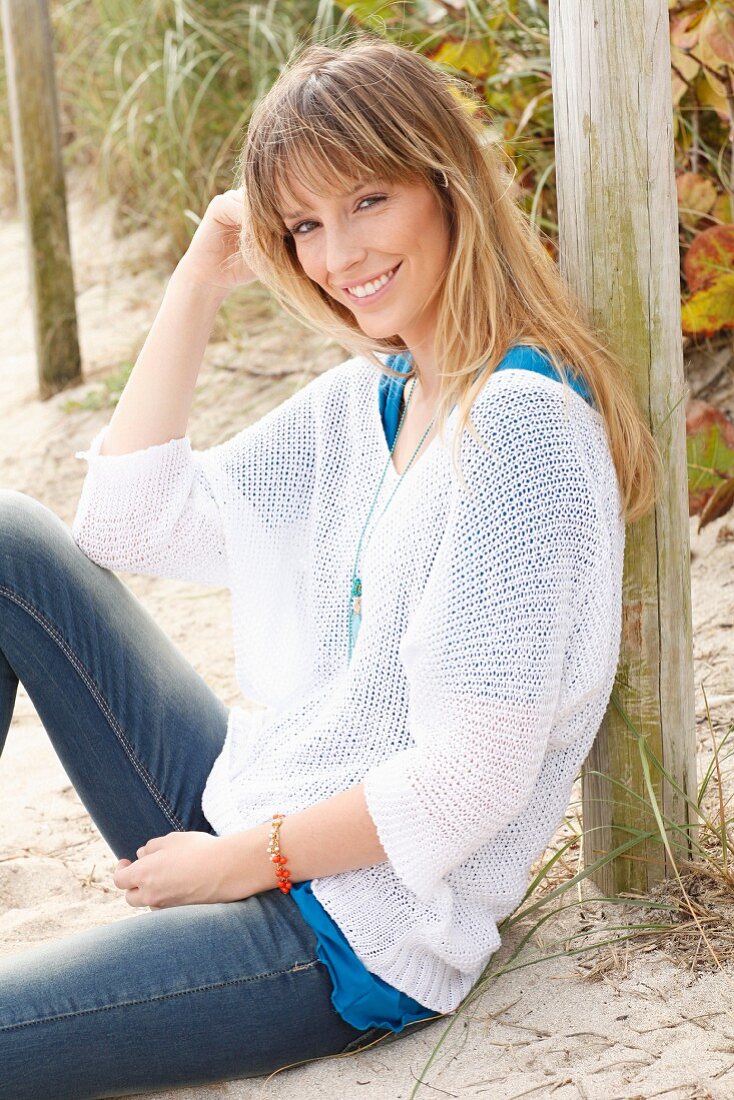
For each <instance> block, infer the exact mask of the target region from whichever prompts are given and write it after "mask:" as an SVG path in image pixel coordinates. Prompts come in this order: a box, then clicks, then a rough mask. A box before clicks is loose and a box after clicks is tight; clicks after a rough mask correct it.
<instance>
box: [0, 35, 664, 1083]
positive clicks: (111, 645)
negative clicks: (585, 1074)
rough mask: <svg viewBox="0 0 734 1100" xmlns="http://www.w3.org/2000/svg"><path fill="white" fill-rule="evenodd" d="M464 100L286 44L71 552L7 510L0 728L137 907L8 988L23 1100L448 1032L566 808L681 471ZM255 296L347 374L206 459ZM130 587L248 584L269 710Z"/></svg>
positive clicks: (392, 70) (2, 1029)
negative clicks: (210, 397) (71, 791)
mask: <svg viewBox="0 0 734 1100" xmlns="http://www.w3.org/2000/svg"><path fill="white" fill-rule="evenodd" d="M457 92H462V93H463V96H462V95H457ZM470 95H471V93H470V91H469V89H468V88H465V87H463V86H461V85H460V84H459V83H457V82H455V81H453V80H452V79H450V78H449V77H448V76H446V75H445V74H444V73H442V72H441V71H439V70H438V69H437V68H436V67H434V66H433V65H432V64H431V63H430V62H428V61H427V60H426V59H425V58H423V57H422V56H420V55H418V54H416V53H412V52H410V51H408V50H406V49H404V48H401V47H398V46H395V45H390V44H387V43H384V42H382V41H377V40H372V39H369V38H366V39H361V38H360V39H357V40H356V41H351V42H348V43H346V44H344V42H341V43H339V44H338V45H336V46H325V45H322V46H310V47H307V48H301V49H299V50H297V51H296V52H295V53H294V55H293V56H292V57H291V59H290V61H289V64H288V66H287V67H286V69H285V70H284V71H283V73H282V74H281V75H280V77H279V78H278V80H277V81H276V83H275V85H274V86H273V87H272V89H271V90H270V91H269V92H268V94H267V95H266V96H265V97H264V98H263V99H262V100H261V102H259V104H257V106H256V109H255V111H254V114H253V117H252V120H251V124H250V126H249V129H248V133H247V138H246V143H245V145H244V147H243V151H242V160H241V174H240V179H239V180H238V186H237V187H236V188H234V189H233V190H232V191H228V192H226V193H224V194H222V195H219V196H217V197H216V198H215V199H214V200H213V201H212V202H211V204H210V206H209V208H208V209H207V211H206V214H205V216H204V218H203V220H202V222H201V224H200V226H199V228H198V229H197V231H196V234H195V235H194V237H193V240H192V242H191V245H190V247H189V249H188V250H187V252H186V254H185V255H184V256H183V258H182V259H181V261H180V263H179V264H178V267H177V268H176V270H175V272H174V274H173V276H172V278H171V280H170V282H169V285H168V287H167V289H166V293H165V296H164V299H163V302H162V305H161V308H160V312H159V314H158V316H157V317H156V319H155V322H154V324H153V327H152V329H151V331H150V334H149V336H148V339H147V341H146V343H145V345H144V347H143V349H142V351H141V353H140V357H139V359H138V361H137V363H136V365H135V368H134V370H133V372H132V374H131V376H130V379H129V381H128V384H127V387H126V389H125V392H124V393H123V395H122V398H121V400H120V402H119V405H118V406H117V408H116V410H115V412H114V415H113V416H112V418H111V421H110V423H109V424H108V425H107V426H106V428H104V429H103V430H102V431H101V432H100V433H99V434H98V435H97V436H96V437H95V439H94V440H93V442H92V444H91V446H90V448H89V450H88V451H86V452H80V453H79V457H81V458H83V459H85V460H86V461H87V462H88V470H87V474H86V479H85V481H84V485H83V489H82V494H81V499H80V501H79V504H78V509H77V513H76V517H75V520H74V524H73V528H72V531H71V533H70V532H69V530H68V528H67V527H66V526H65V525H64V524H63V523H62V522H61V521H60V520H59V519H58V518H57V517H55V516H54V515H53V514H52V513H50V512H49V510H48V509H46V508H45V507H44V506H42V505H41V504H40V503H38V502H37V501H34V500H33V499H32V498H29V497H27V496H24V495H23V494H20V493H16V492H12V491H9V492H5V493H4V494H3V495H2V524H1V526H0V530H1V531H2V544H1V552H0V570H1V572H0V596H2V609H3V610H2V620H1V624H0V661H1V662H2V664H1V665H0V677H1V678H0V715H1V716H2V721H3V726H2V729H0V736H4V734H5V731H6V729H7V726H8V723H9V721H10V716H11V713H12V709H13V700H14V696H15V690H16V687H17V682H18V680H19V679H20V680H21V681H22V682H23V684H24V686H25V687H26V689H27V691H28V693H29V695H30V696H31V698H32V700H33V702H34V704H35V706H36V708H37V710H38V713H39V715H40V717H41V719H42V721H43V723H44V726H45V727H46V729H47V730H48V733H49V736H50V737H51V739H52V741H53V744H54V746H55V748H56V750H57V752H58V754H59V757H60V759H61V761H62V762H63V764H64V767H65V768H66V770H67V773H68V775H69V777H70V779H71V780H72V782H73V783H74V786H75V788H76V790H77V792H78V793H79V796H80V798H81V799H82V801H83V802H84V804H85V806H86V807H87V809H88V810H89V813H90V814H91V816H92V817H93V819H94V821H95V822H96V824H97V826H98V828H99V830H100V832H101V833H102V835H103V836H104V837H105V839H106V840H107V841H108V842H109V845H110V847H111V849H112V850H113V852H114V853H115V855H116V856H117V857H118V859H119V863H118V864H117V867H116V869H115V872H114V881H115V884H116V885H117V886H118V887H119V888H120V889H121V890H124V891H125V897H126V899H127V901H128V902H129V904H130V905H131V906H134V907H137V908H140V909H141V910H146V911H145V912H142V913H141V914H140V915H141V918H142V919H140V920H128V921H120V922H117V923H113V924H110V925H107V926H104V927H98V928H94V929H92V930H88V931H85V932H81V933H78V934H75V935H72V936H67V937H65V938H64V939H61V940H58V941H56V942H52V943H48V944H44V945H41V946H39V947H37V948H35V949H34V950H32V951H28V952H24V953H21V954H19V955H16V956H11V957H10V958H6V959H4V960H2V961H1V962H0V1066H2V1075H1V1079H0V1097H2V1098H3V1100H11V1098H12V1100H23V1098H31V1097H32V1098H40V1097H49V1096H53V1097H54V1098H55V1100H61V1098H62V1097H74V1098H75V1100H79V1098H80V1097H97V1096H108V1095H117V1094H123V1093H129V1092H133V1091H134V1092H139V1091H143V1090H145V1089H157V1088H164V1087H173V1086H177V1085H181V1086H182V1085H186V1084H203V1083H205V1082H211V1081H217V1080H222V1079H227V1078H237V1077H247V1076H257V1075H261V1074H265V1073H268V1072H270V1071H273V1070H276V1069H278V1068H280V1067H283V1066H287V1065H291V1064H293V1063H298V1062H301V1061H303V1060H308V1059H313V1058H320V1057H324V1056H326V1055H337V1054H341V1053H345V1052H351V1051H354V1050H358V1049H360V1048H361V1047H363V1046H366V1045H368V1044H369V1043H371V1042H373V1041H374V1040H375V1039H379V1038H390V1039H392V1038H395V1037H396V1036H399V1035H403V1034H408V1033H410V1032H411V1031H412V1030H414V1029H415V1028H416V1027H425V1026H427V1025H428V1024H429V1023H430V1022H431V1020H435V1019H436V1018H438V1017H440V1016H442V1015H445V1014H448V1013H451V1012H453V1011H454V1010H455V1009H456V1008H457V1007H458V1006H459V1005H460V1003H461V1002H462V1000H463V999H464V998H465V997H466V995H467V994H468V993H469V991H470V990H471V989H472V987H473V986H474V985H475V984H476V982H477V980H478V979H479V977H480V976H481V974H482V972H483V970H484V968H485V966H486V964H487V962H488V960H489V958H490V957H491V955H492V954H493V953H494V952H495V951H496V950H497V948H498V947H499V945H500V937H499V935H498V932H497V924H498V922H499V921H500V920H501V919H502V918H503V917H504V916H505V915H507V914H508V913H510V912H512V910H513V909H514V908H516V907H517V904H518V902H519V901H520V899H521V897H522V895H523V892H524V890H525V888H526V886H527V882H528V877H529V871H530V867H531V865H532V863H533V861H534V860H535V859H536V858H537V857H538V855H539V854H540V853H542V851H543V850H544V848H545V846H546V845H547V843H548V842H549V840H550V839H551V837H552V835H553V832H554V830H555V828H556V827H557V825H558V824H559V822H560V820H561V818H562V815H563V812H564V810H565V808H566V806H567V802H568V798H569V793H570V790H571V785H572V782H573V780H574V777H575V776H576V775H577V773H578V771H579V768H580V766H581V764H582V762H583V760H584V758H585V756H586V755H587V753H588V751H589V748H590V747H591V744H592V742H593V740H594V736H595V734H596V732H597V730H598V728H599V724H600V722H601V719H602V716H603V714H604V710H605V708H606V706H607V703H608V699H609V695H610V692H611V688H612V684H613V679H614V675H615V670H616V663H617V657H618V647H619V638H620V620H621V581H622V560H623V548H624V532H625V523H626V522H629V521H631V520H635V519H637V518H639V517H640V516H642V515H643V514H644V513H645V512H646V511H647V510H648V509H649V508H650V507H651V505H652V503H653V500H654V498H655V476H654V475H655V474H656V472H657V473H659V455H658V453H657V451H656V448H655V445H654V442H653V440H652V437H651V435H650V433H649V432H648V430H647V427H646V425H645V423H644V421H643V419H642V418H641V416H640V414H639V412H638V410H637V408H636V405H635V402H634V399H633V395H632V393H631V390H630V386H629V383H628V381H627V378H626V375H625V372H624V368H623V365H622V364H620V363H619V361H618V360H617V359H616V358H615V356H614V354H613V353H612V351H611V350H610V349H609V348H608V347H607V345H606V343H605V342H604V340H603V339H602V337H601V335H600V334H598V333H596V332H594V331H593V330H592V328H591V326H590V325H589V324H588V323H587V321H586V320H585V319H584V317H583V314H582V311H581V310H580V308H579V305H578V303H576V302H574V300H573V298H572V296H571V294H570V292H569V290H568V288H567V287H566V286H565V285H564V284H563V283H562V281H561V279H560V277H559V274H558V272H557V269H556V267H555V266H554V264H553V263H552V261H551V259H550V258H549V257H548V255H547V253H546V252H545V250H544V248H543V246H542V244H541V242H540V241H539V239H538V237H537V236H536V235H535V234H534V233H533V232H532V231H531V229H530V227H529V225H528V223H527V220H526V218H525V216H524V215H523V213H522V212H521V211H520V209H519V208H518V206H517V205H516V203H515V200H514V198H513V194H512V188H511V183H512V180H511V177H510V176H509V175H508V173H507V172H506V170H505V167H504V164H503V162H502V158H501V156H500V154H499V152H498V149H497V148H496V146H495V145H494V144H492V143H491V142H489V141H487V140H486V133H487V132H488V131H487V128H486V126H484V125H483V124H482V123H480V122H479V121H477V119H478V118H479V113H477V115H472V114H471V113H470V112H468V111H467V109H466V97H470ZM255 278H259V279H261V280H262V281H263V282H264V283H265V284H266V285H267V286H268V287H269V288H270V289H271V290H272V292H273V293H274V294H275V295H276V296H277V298H278V300H279V301H280V302H281V303H282V304H283V306H284V307H285V308H286V309H287V310H289V311H291V312H292V313H293V314H294V315H295V316H296V317H298V318H299V320H301V321H302V322H304V323H305V324H307V325H310V326H312V327H313V328H315V329H316V330H317V331H318V332H321V333H326V334H328V335H330V336H332V337H333V338H334V339H335V340H336V341H337V342H338V343H339V344H340V345H342V346H344V347H345V348H346V349H347V350H348V352H349V358H347V359H346V360H345V361H344V362H342V363H341V364H340V365H338V366H336V367H334V368H332V369H329V370H326V371H324V372H323V373H321V374H320V375H319V376H317V377H316V379H315V380H314V381H312V382H311V383H310V384H308V385H306V386H305V387H303V388H302V389H301V390H299V391H298V392H297V393H296V394H294V395H293V396H292V397H290V398H289V399H288V400H286V401H285V402H284V403H282V404H281V405H280V406H278V407H277V408H275V409H273V410H272V411H271V412H270V413H268V414H267V415H266V416H264V417H263V418H262V419H261V420H259V421H257V422H256V423H254V424H251V425H249V426H248V427H245V428H244V429H243V430H242V431H240V432H239V434H237V435H236V436H234V438H232V439H230V440H228V441H226V442H224V443H222V444H220V445H218V446H215V447H212V448H209V449H208V450H205V451H193V450H192V448H191V446H190V443H189V439H188V437H187V435H186V429H187V423H188V418H189V412H190V408H191V403H192V397H193V393H194V387H195V384H196V378H197V373H198V371H199V367H200V363H201V358H202V354H203V351H204V348H205V345H206V342H207V339H208V337H209V334H210V330H211V325H212V321H213V319H214V316H215V314H216V311H217V309H218V307H219V305H220V304H221V302H222V300H223V299H224V298H225V297H226V295H227V294H228V293H229V292H230V291H231V290H233V289H234V288H235V287H237V286H239V285H242V284H244V283H247V282H249V281H251V280H252V279H255ZM72 536H73V537H72ZM118 569H121V570H126V571H130V572H137V573H143V574H149V575H153V576H163V577H172V578H181V579H184V580H190V581H194V582H199V583H204V584H211V585H217V586H227V587H229V589H230V590H231V595H232V612H233V628H234V641H235V650H236V659H237V674H238V680H239V683H240V685H241V687H242V691H243V693H244V694H245V695H246V696H247V697H249V698H250V699H251V700H254V701H257V702H259V703H260V704H261V706H260V708H259V709H250V710H244V709H242V708H239V707H232V708H231V710H229V711H228V710H227V708H225V707H224V705H223V704H222V703H221V702H220V701H219V700H218V699H217V698H216V697H215V696H214V695H213V693H212V692H211V690H210V689H209V688H208V687H207V685H206V684H205V683H204V682H203V681H202V680H201V678H200V677H199V676H198V675H197V674H196V673H195V671H194V670H193V669H192V668H191V667H190V666H189V665H188V664H187V662H186V661H185V660H184V658H183V657H182V656H181V654H179V653H178V652H177V651H176V650H175V648H174V647H173V646H172V644H171V642H170V641H169V640H168V639H167V638H166V637H165V635H164V634H163V633H162V632H161V631H160V629H159V628H158V627H157V626H156V625H155V624H154V623H153V622H152V621H151V619H150V618H149V616H148V615H147V614H146V612H145V611H144V610H143V608H142V607H141V606H140V605H139V604H138V602H137V601H136V600H135V599H134V598H133V596H132V595H131V593H130V592H129V590H128V589H127V588H126V587H125V586H124V585H123V584H122V582H121V581H120V580H119V579H118V578H117V577H116V576H115V575H114V572H113V571H114V570H118Z"/></svg>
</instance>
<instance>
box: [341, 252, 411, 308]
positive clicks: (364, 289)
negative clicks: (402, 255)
mask: <svg viewBox="0 0 734 1100" xmlns="http://www.w3.org/2000/svg"><path fill="white" fill-rule="evenodd" d="M401 263H402V261H401ZM399 267H400V264H397V265H396V266H395V267H394V268H393V269H392V271H388V272H386V273H385V274H384V275H381V276H380V278H379V279H375V281H374V282H373V283H365V284H364V286H356V287H352V289H351V290H350V289H348V288H345V289H346V293H347V294H348V295H349V297H350V298H351V299H352V300H353V301H355V302H359V301H365V299H367V300H369V301H373V300H374V299H375V298H379V297H381V296H382V294H383V293H384V290H385V287H386V286H387V285H388V284H389V283H391V282H392V280H393V279H394V277H395V273H396V272H397V270H398V268H399Z"/></svg>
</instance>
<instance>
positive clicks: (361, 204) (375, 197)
mask: <svg viewBox="0 0 734 1100" xmlns="http://www.w3.org/2000/svg"><path fill="white" fill-rule="evenodd" d="M386 198H387V196H386V195H368V196H366V198H363V199H360V201H359V202H358V204H357V208H358V210H359V209H366V210H369V209H370V207H371V206H373V205H374V204H375V202H384V200H385V199H386ZM365 202H369V204H370V206H368V207H364V204H365Z"/></svg>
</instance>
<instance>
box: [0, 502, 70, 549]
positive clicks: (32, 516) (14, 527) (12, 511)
mask: <svg viewBox="0 0 734 1100" xmlns="http://www.w3.org/2000/svg"><path fill="white" fill-rule="evenodd" d="M59 528H63V530H64V531H65V532H66V533H67V534H68V528H67V526H66V524H65V523H64V522H63V521H62V520H61V519H60V518H59V517H58V516H57V515H56V513H55V512H53V511H52V510H51V509H50V508H48V507H47V506H46V505H45V504H42V503H41V502H40V500H36V499H35V497H32V496H29V495H28V493H21V492H20V491H19V490H17V489H0V548H2V549H5V550H7V549H9V548H12V549H13V550H15V551H17V550H19V549H20V546H21V544H22V543H23V542H24V541H25V542H27V541H30V542H32V543H33V545H35V546H38V544H39V543H40V542H42V541H43V540H44V538H47V537H49V536H52V537H56V538H58V535H59Z"/></svg>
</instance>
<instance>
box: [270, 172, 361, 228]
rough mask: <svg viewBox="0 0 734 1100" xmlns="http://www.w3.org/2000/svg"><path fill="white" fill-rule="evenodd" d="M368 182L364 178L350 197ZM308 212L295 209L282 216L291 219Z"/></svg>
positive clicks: (351, 192) (350, 193) (300, 216)
mask: <svg viewBox="0 0 734 1100" xmlns="http://www.w3.org/2000/svg"><path fill="white" fill-rule="evenodd" d="M368 182H369V181H367V180H362V181H361V182H360V183H358V184H357V186H356V187H355V188H354V190H353V191H350V192H349V196H348V197H349V198H351V197H352V195H356V194H357V192H358V191H361V190H362V188H363V187H366V186H367V183H368ZM308 213H309V211H308V210H293V211H291V212H290V213H288V214H282V215H281V217H283V218H289V219H290V218H302V217H303V215H304V214H308Z"/></svg>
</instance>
